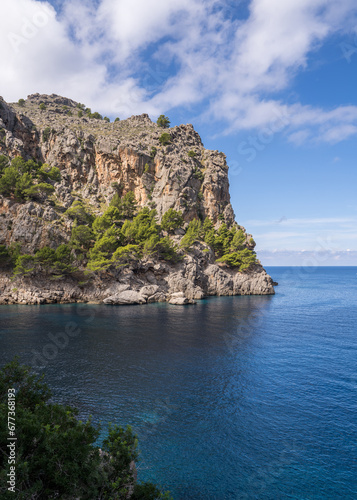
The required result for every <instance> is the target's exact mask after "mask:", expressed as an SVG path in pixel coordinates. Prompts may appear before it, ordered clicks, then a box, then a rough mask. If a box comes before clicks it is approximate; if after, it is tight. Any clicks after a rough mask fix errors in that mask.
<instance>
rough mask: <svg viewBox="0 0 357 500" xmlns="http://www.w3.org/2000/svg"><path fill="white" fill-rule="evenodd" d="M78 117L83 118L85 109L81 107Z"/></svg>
mask: <svg viewBox="0 0 357 500" xmlns="http://www.w3.org/2000/svg"><path fill="white" fill-rule="evenodd" d="M77 116H78V118H82V116H83V111H82V110H81V109H80V110H79V111H78V113H77Z"/></svg>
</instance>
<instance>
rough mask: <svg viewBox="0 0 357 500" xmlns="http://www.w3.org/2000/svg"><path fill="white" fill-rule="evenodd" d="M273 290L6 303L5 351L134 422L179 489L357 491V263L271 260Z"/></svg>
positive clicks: (144, 469)
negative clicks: (187, 298) (185, 301)
mask: <svg viewBox="0 0 357 500" xmlns="http://www.w3.org/2000/svg"><path fill="white" fill-rule="evenodd" d="M267 271H268V272H269V274H270V275H271V276H272V278H273V279H274V280H275V281H277V282H278V283H279V285H278V286H277V287H276V295H275V296H243V297H211V298H207V299H205V300H202V301H199V302H198V303H197V304H196V305H190V306H172V305H169V304H166V303H164V304H150V305H146V306H106V305H86V304H68V305H45V306H43V305H42V306H18V305H14V306H0V324H1V328H0V362H1V365H2V364H4V363H5V362H7V361H9V360H11V359H12V358H13V356H14V355H15V354H17V355H19V357H20V360H21V361H22V362H24V363H27V364H30V365H32V366H33V367H34V369H35V370H36V371H37V372H38V373H44V374H45V379H46V381H47V382H48V384H49V385H50V386H51V388H52V390H53V394H54V399H55V400H56V401H58V402H61V403H67V404H71V405H74V406H77V407H78V408H79V411H80V416H81V418H86V417H88V416H89V415H92V416H93V421H94V422H95V423H96V424H99V423H100V424H101V426H102V431H101V437H100V439H99V442H100V441H101V439H103V437H104V436H105V433H106V428H107V425H108V423H109V422H111V423H115V424H120V425H126V424H130V425H131V426H132V427H133V429H134V431H135V432H136V433H137V435H138V439H139V449H140V452H141V454H140V460H139V462H138V474H139V479H141V480H150V481H153V482H155V483H156V484H158V485H160V486H161V487H162V488H163V489H164V490H169V491H170V492H171V494H172V496H173V498H174V499H175V500H176V499H177V500H180V499H182V500H186V499H187V500H188V499H190V500H191V499H192V500H200V499H202V500H211V499H212V500H225V499H227V500H240V499H257V500H279V499H284V500H285V499H295V500H327V499H328V500H334V499H344V500H355V499H357V398H356V395H357V267H270V268H267Z"/></svg>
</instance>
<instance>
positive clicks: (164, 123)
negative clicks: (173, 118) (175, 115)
mask: <svg viewBox="0 0 357 500" xmlns="http://www.w3.org/2000/svg"><path fill="white" fill-rule="evenodd" d="M156 123H157V124H158V126H159V127H161V128H169V126H170V120H169V119H168V117H167V116H165V115H160V116H159V118H158V119H157V122H156Z"/></svg>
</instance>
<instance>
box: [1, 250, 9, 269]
mask: <svg viewBox="0 0 357 500" xmlns="http://www.w3.org/2000/svg"><path fill="white" fill-rule="evenodd" d="M10 264H11V255H10V252H9V250H8V248H7V246H6V245H0V267H7V266H9V265H10Z"/></svg>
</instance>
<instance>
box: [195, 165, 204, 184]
mask: <svg viewBox="0 0 357 500" xmlns="http://www.w3.org/2000/svg"><path fill="white" fill-rule="evenodd" d="M193 177H194V178H195V179H198V180H200V181H201V182H202V181H203V180H204V178H205V176H204V174H203V172H202V170H200V169H199V168H197V167H195V171H194V172H193Z"/></svg>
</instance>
